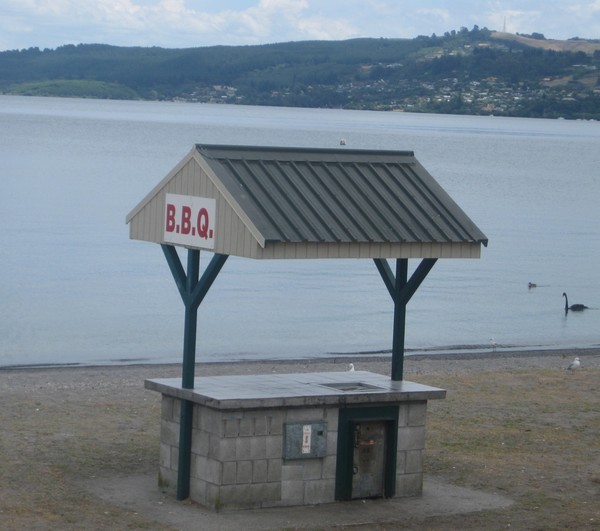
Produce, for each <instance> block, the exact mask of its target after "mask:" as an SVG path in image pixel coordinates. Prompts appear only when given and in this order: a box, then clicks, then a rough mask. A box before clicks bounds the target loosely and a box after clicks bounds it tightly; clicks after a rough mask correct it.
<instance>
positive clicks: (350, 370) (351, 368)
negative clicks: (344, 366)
mask: <svg viewBox="0 0 600 531" xmlns="http://www.w3.org/2000/svg"><path fill="white" fill-rule="evenodd" d="M349 367H350V368H349V369H348V371H349V372H354V363H351V364H350V365H349Z"/></svg>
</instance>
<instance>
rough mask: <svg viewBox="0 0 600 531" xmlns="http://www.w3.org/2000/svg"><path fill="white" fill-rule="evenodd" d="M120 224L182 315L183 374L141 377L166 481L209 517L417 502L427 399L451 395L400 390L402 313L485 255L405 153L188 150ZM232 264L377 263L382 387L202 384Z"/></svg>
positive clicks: (473, 232)
mask: <svg viewBox="0 0 600 531" xmlns="http://www.w3.org/2000/svg"><path fill="white" fill-rule="evenodd" d="M126 221H127V223H128V224H129V227H130V237H131V238H132V239H136V240H145V241H149V242H153V243H158V244H160V245H161V247H162V250H163V252H164V255H165V257H166V260H167V263H168V265H169V268H170V270H171V273H172V275H173V277H174V280H175V284H176V286H177V288H178V290H179V292H180V295H181V297H182V301H183V303H184V308H185V324H184V338H183V362H182V376H181V379H179V378H175V379H154V380H147V381H146V382H145V385H146V387H147V388H149V389H153V390H156V391H158V392H160V393H161V394H162V417H161V450H160V471H159V478H160V483H161V484H162V485H163V486H168V487H169V488H172V490H174V491H175V493H176V496H177V498H178V499H186V498H188V497H190V498H191V499H192V500H194V501H196V502H198V503H200V504H202V505H204V506H207V507H210V508H212V509H215V510H218V509H221V508H228V509H236V508H252V507H273V506H288V505H310V504H317V503H327V502H333V501H337V500H340V501H341V500H350V499H356V498H370V497H395V496H414V495H419V494H420V493H421V491H422V478H423V467H422V461H423V450H424V447H425V419H426V411H427V402H428V400H431V399H439V398H443V397H444V396H445V391H444V390H443V389H438V388H433V387H429V386H424V385H421V384H418V383H415V382H409V381H406V380H404V377H403V370H404V369H403V368H404V328H405V315H406V307H407V303H408V302H409V300H410V299H411V297H412V296H413V295H414V293H415V292H416V291H417V289H418V287H419V286H420V284H421V283H422V282H423V280H424V279H425V278H426V276H427V274H428V273H429V271H430V270H431V269H432V267H433V266H434V264H435V262H436V261H437V260H438V259H443V258H448V259H449V258H469V259H473V258H479V257H480V253H481V246H482V245H487V238H486V237H485V235H484V234H483V233H482V232H481V231H480V230H479V229H478V228H477V226H476V225H475V224H474V223H473V221H472V220H471V219H470V218H469V217H468V216H467V215H466V214H465V213H464V212H463V211H462V210H461V208H460V207H459V206H458V205H457V204H456V203H455V202H454V201H453V200H452V198H451V197H450V196H449V195H448V194H447V193H446V192H445V191H444V190H443V189H442V188H441V187H440V186H439V184H438V183H437V182H436V181H435V179H434V178H433V177H432V176H431V175H430V174H429V173H428V172H427V171H426V170H425V168H424V167H423V166H422V165H421V164H420V163H419V162H418V161H417V160H416V158H415V156H414V154H413V153H412V152H410V151H379V150H352V149H348V148H346V147H344V148H337V149H313V148H275V147H252V146H223V145H195V146H194V147H193V148H192V150H191V151H190V153H189V154H188V155H187V156H186V157H185V158H184V159H183V160H182V161H181V162H180V163H179V164H178V165H177V166H176V167H175V168H174V169H173V170H172V171H171V172H170V173H169V174H168V175H167V176H166V177H165V178H164V179H163V180H162V181H161V182H160V183H158V185H157V186H156V187H155V188H154V189H153V190H151V191H150V193H149V194H148V195H147V196H146V197H145V198H144V199H143V200H142V201H141V202H140V203H139V204H138V205H137V206H136V207H135V208H134V209H133V210H132V211H131V212H130V213H129V215H128V216H127V218H126ZM176 247H180V248H183V249H185V251H186V252H187V264H186V267H184V265H183V263H182V262H181V260H180V257H179V254H178V252H177V251H176ZM201 250H204V251H206V252H207V253H208V254H209V255H210V256H211V259H210V262H209V264H208V265H207V266H206V267H205V268H204V271H203V272H202V274H200V252H201ZM228 256H239V257H246V258H250V259H257V260H264V259H281V260H290V259H370V260H373V261H374V265H375V267H376V269H377V270H378V272H379V274H380V275H381V277H382V280H383V282H384V284H385V287H386V288H387V290H388V291H389V294H390V298H391V304H392V307H393V312H394V319H393V330H391V331H390V338H391V348H392V357H391V358H392V359H391V378H388V377H384V376H382V375H378V374H373V373H369V372H365V371H355V372H347V371H344V372H326V373H304V374H287V375H249V376H215V377H206V376H204V377H203V376H198V377H197V376H196V375H195V369H196V325H197V310H198V307H199V305H200V304H201V302H202V300H203V298H204V296H205V295H206V293H207V292H208V290H209V289H210V287H211V285H212V283H213V282H214V280H215V278H216V277H217V276H218V274H219V271H220V270H221V268H222V267H223V266H224V265H225V262H226V260H227V257H228ZM410 259H416V260H419V264H418V266H417V267H416V268H415V269H414V272H413V273H412V275H411V276H410V278H409V276H408V261H409V260H410ZM390 260H394V261H395V263H392V264H391V265H390V263H389V261H390Z"/></svg>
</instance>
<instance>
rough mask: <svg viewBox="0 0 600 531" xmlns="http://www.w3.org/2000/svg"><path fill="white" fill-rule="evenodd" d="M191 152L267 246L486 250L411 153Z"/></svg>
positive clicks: (224, 149)
mask: <svg viewBox="0 0 600 531" xmlns="http://www.w3.org/2000/svg"><path fill="white" fill-rule="evenodd" d="M196 149H197V150H198V153H199V154H200V155H201V156H202V158H203V159H204V160H205V161H206V162H207V164H208V165H209V166H210V168H211V169H212V170H213V172H214V173H215V175H217V176H219V179H220V180H221V182H222V183H223V185H224V186H225V187H226V188H227V190H228V191H229V192H230V193H231V195H232V196H233V198H235V200H236V201H237V203H238V204H239V205H240V207H241V208H242V209H243V210H244V212H245V213H246V214H247V215H248V217H249V218H250V220H252V223H253V224H254V225H255V226H256V228H257V229H258V230H259V231H260V233H261V234H262V235H263V237H264V240H265V242H334V243H338V242H347V243H350V242H387V243H392V242H478V243H483V244H484V245H487V238H486V237H485V235H484V234H483V233H482V232H481V231H480V230H479V229H478V228H477V226H476V225H475V224H474V223H473V222H472V221H471V220H470V219H469V217H468V216H467V215H466V214H465V213H464V212H463V211H462V210H461V209H460V207H459V206H458V205H457V204H456V203H455V202H454V201H453V200H452V199H451V197H450V196H449V195H448V194H447V193H446V192H445V191H444V190H443V189H442V188H441V187H440V186H439V185H438V183H437V182H436V181H435V180H434V179H433V177H432V176H431V175H430V174H429V173H428V172H427V171H426V170H425V168H423V167H422V166H421V165H420V164H419V163H418V162H417V160H416V159H415V157H414V154H413V152H411V151H366V150H350V149H328V150H327V149H308V148H261V147H240V146H206V145H205V146H202V145H197V146H196Z"/></svg>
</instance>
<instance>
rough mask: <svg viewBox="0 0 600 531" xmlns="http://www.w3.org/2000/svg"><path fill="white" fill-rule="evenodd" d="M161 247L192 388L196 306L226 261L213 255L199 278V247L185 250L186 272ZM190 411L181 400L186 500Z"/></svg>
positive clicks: (181, 493) (180, 480) (180, 490)
mask: <svg viewBox="0 0 600 531" xmlns="http://www.w3.org/2000/svg"><path fill="white" fill-rule="evenodd" d="M161 247H162V250H163V253H164V254H165V258H166V259H167V263H168V264H169V268H170V269H171V273H172V275H173V278H174V279H175V284H176V285H177V288H178V289H179V293H180V295H181V299H182V300H183V304H184V306H185V321H184V331H183V363H182V371H181V372H182V374H181V387H182V388H184V389H193V388H194V368H195V365H196V333H197V327H198V307H199V306H200V303H201V302H202V300H203V299H204V296H205V295H206V294H207V293H208V290H209V289H210V287H211V285H212V283H213V282H214V281H215V279H216V278H217V275H218V274H219V271H220V270H221V268H222V267H223V265H224V264H225V261H226V260H227V255H222V254H215V255H214V256H213V258H212V260H211V262H210V264H209V265H208V267H207V268H206V270H205V272H204V274H203V275H202V278H200V280H198V277H199V272H200V251H199V250H198V249H188V258H187V274H186V272H185V271H184V270H183V266H182V265H181V261H180V260H179V255H178V254H177V251H176V250H175V248H174V247H173V246H172V245H161ZM193 411H194V409H193V402H191V401H189V400H182V401H181V415H180V424H179V462H178V469H177V499H178V500H185V499H186V498H188V497H189V495H190V464H191V449H192V423H193Z"/></svg>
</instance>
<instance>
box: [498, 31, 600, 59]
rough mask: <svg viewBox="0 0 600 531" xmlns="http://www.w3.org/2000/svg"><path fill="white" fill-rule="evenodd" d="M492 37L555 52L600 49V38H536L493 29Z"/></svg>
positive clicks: (587, 52) (594, 50)
mask: <svg viewBox="0 0 600 531" xmlns="http://www.w3.org/2000/svg"><path fill="white" fill-rule="evenodd" d="M491 37H492V39H498V40H505V41H512V42H514V43H518V44H521V45H524V46H530V47H532V48H539V49H541V50H552V51H554V52H583V53H586V54H590V55H591V54H593V53H594V52H596V51H599V50H600V39H599V40H593V41H590V40H586V39H569V40H567V41H559V40H555V39H545V38H537V39H536V38H533V37H527V36H525V35H515V34H514V33H505V32H500V31H493V32H492V34H491Z"/></svg>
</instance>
